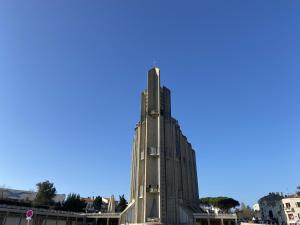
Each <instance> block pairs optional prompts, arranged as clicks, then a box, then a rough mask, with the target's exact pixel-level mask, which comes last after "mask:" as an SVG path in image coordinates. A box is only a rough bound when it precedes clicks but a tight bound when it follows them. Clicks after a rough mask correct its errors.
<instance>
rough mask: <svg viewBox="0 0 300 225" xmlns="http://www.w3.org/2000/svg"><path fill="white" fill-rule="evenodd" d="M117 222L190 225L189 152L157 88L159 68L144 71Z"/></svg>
mask: <svg viewBox="0 0 300 225" xmlns="http://www.w3.org/2000/svg"><path fill="white" fill-rule="evenodd" d="M130 194H131V196H130V202H129V205H128V207H127V208H126V209H125V210H124V212H122V214H121V221H120V222H121V224H133V223H134V224H150V223H151V224H192V223H193V221H192V220H193V217H192V214H193V212H199V210H200V209H199V208H198V206H197V201H198V199H199V196H198V182H197V171H196V160H195V151H194V150H193V149H192V146H191V144H190V143H189V142H188V141H187V138H186V137H185V136H184V135H183V134H182V132H181V130H180V126H179V125H178V122H177V120H175V119H174V118H172V116H171V97H170V90H169V89H167V88H166V87H161V86H160V70H159V69H158V68H153V69H151V70H149V72H148V87H147V89H146V90H145V91H143V92H142V96H141V117H140V121H139V122H138V123H137V125H136V128H135V135H134V141H133V148H132V162H131V192H130Z"/></svg>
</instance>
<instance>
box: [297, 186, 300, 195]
mask: <svg viewBox="0 0 300 225" xmlns="http://www.w3.org/2000/svg"><path fill="white" fill-rule="evenodd" d="M296 194H297V195H300V186H298V187H297V192H296Z"/></svg>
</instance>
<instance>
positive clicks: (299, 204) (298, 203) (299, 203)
mask: <svg viewBox="0 0 300 225" xmlns="http://www.w3.org/2000/svg"><path fill="white" fill-rule="evenodd" d="M296 206H297V207H300V202H296ZM299 218H300V217H299Z"/></svg>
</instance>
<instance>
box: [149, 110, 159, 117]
mask: <svg viewBox="0 0 300 225" xmlns="http://www.w3.org/2000/svg"><path fill="white" fill-rule="evenodd" d="M149 115H150V116H152V117H154V118H155V117H158V116H159V112H158V111H156V110H151V111H150V112H149Z"/></svg>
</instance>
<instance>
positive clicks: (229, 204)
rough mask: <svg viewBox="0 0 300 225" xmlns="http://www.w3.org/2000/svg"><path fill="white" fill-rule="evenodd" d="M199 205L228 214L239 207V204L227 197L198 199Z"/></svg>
mask: <svg viewBox="0 0 300 225" xmlns="http://www.w3.org/2000/svg"><path fill="white" fill-rule="evenodd" d="M200 204H202V205H206V206H213V207H216V208H219V209H221V210H222V211H225V212H228V211H229V210H230V209H232V208H235V207H237V206H239V205H240V203H239V202H238V201H237V200H235V199H233V198H228V197H206V198H200Z"/></svg>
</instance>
